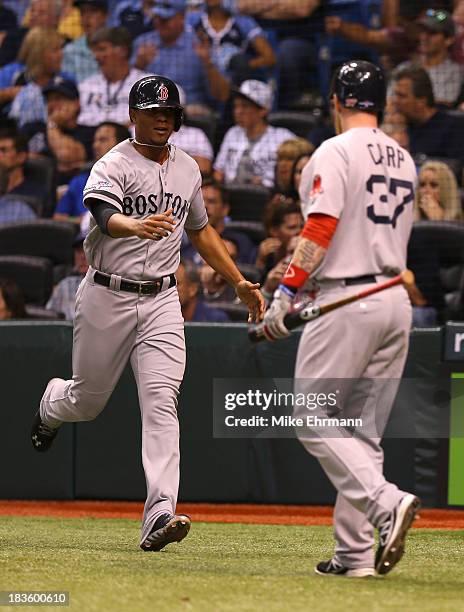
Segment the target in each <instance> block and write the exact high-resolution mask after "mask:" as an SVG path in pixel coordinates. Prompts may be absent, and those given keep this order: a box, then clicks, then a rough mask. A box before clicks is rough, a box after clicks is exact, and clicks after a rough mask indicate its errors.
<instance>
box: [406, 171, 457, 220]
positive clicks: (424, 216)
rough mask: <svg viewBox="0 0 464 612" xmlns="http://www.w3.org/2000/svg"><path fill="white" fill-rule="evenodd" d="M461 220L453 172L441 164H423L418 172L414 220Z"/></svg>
mask: <svg viewBox="0 0 464 612" xmlns="http://www.w3.org/2000/svg"><path fill="white" fill-rule="evenodd" d="M462 218H463V215H462V204H461V198H460V196H459V190H458V184H457V181H456V178H455V176H454V173H453V171H452V170H451V169H450V168H449V166H448V165H447V164H445V163H443V162H439V161H428V162H425V164H423V165H422V167H421V169H420V172H419V184H418V188H417V192H416V200H415V202H414V220H415V221H422V220H428V221H460V220H462Z"/></svg>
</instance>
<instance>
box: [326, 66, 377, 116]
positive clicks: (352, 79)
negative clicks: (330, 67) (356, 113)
mask: <svg viewBox="0 0 464 612" xmlns="http://www.w3.org/2000/svg"><path fill="white" fill-rule="evenodd" d="M333 94H336V96H337V98H338V100H339V101H340V104H341V105H342V106H344V107H345V108H352V109H357V110H361V111H377V112H380V111H383V109H384V106H385V102H386V97H387V86H386V83H385V76H384V74H383V71H382V69H381V68H379V67H378V66H376V65H375V64H371V62H366V61H364V60H351V61H349V62H345V63H344V64H343V65H342V66H340V68H339V69H338V70H337V72H336V73H335V76H334V80H333V84H332V95H333Z"/></svg>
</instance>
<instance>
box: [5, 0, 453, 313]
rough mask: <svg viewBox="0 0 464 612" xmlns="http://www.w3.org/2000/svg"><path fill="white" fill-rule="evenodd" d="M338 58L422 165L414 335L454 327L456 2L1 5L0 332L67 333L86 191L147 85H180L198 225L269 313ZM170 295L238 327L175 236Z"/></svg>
mask: <svg viewBox="0 0 464 612" xmlns="http://www.w3.org/2000/svg"><path fill="white" fill-rule="evenodd" d="M351 58H357V59H367V60H370V61H373V62H375V63H379V64H381V65H382V66H383V68H384V70H385V72H386V74H387V75H388V82H389V87H388V103H387V107H386V109H385V113H384V116H383V123H382V128H383V129H384V131H385V132H386V133H387V134H389V135H390V136H391V137H392V138H393V139H394V140H396V141H397V142H398V143H399V144H400V145H401V146H403V147H405V148H406V149H407V150H409V151H410V153H411V154H412V156H413V158H414V160H415V161H416V165H417V171H418V188H417V193H416V198H415V202H414V210H415V221H416V227H417V231H416V232H413V238H414V239H413V240H412V241H411V248H410V255H409V260H410V261H409V265H410V267H411V268H412V269H413V271H415V272H416V278H417V282H416V287H415V288H414V290H412V291H411V300H412V302H413V305H414V306H415V309H414V310H415V320H414V323H415V324H417V325H435V324H437V323H441V322H443V321H444V320H446V319H447V318H450V317H452V318H463V317H464V298H463V296H464V254H463V253H461V251H464V249H460V248H459V239H456V238H455V233H456V232H459V231H460V229H461V224H462V221H463V205H462V201H463V197H462V194H463V190H462V186H463V166H464V146H463V144H462V143H463V142H464V0H454V1H453V0H448V1H446V0H442V1H439V0H437V1H436V2H433V1H432V0H430V1H428V0H427V1H423V0H383V1H381V0H276V1H275V2H269V1H268V0H119V1H118V0H3V1H2V0H0V319H8V318H24V317H27V316H30V317H39V318H53V317H61V318H66V319H68V320H72V318H73V315H74V296H75V292H76V289H77V287H78V285H79V282H80V280H81V278H82V276H83V275H84V274H85V272H86V268H87V264H86V262H85V256H84V254H83V246H82V244H83V240H84V238H85V235H86V232H87V231H88V225H89V213H88V212H87V211H86V209H85V208H84V206H83V202H82V193H83V189H84V185H85V183H86V180H87V178H88V176H89V170H90V168H91V165H92V163H94V162H95V161H96V160H98V159H99V158H100V157H102V156H103V155H104V154H105V153H106V152H107V151H109V150H110V149H111V148H112V147H113V146H115V145H116V144H117V143H119V142H121V141H123V140H125V139H127V138H130V137H131V135H132V126H131V124H130V119H129V114H128V95H129V91H130V88H131V86H132V84H133V83H134V82H135V81H136V80H138V79H139V78H141V77H142V76H144V75H146V74H162V75H164V76H167V77H169V78H171V79H172V80H174V81H175V82H176V83H177V85H178V86H179V89H180V91H181V97H182V104H183V105H184V107H185V124H184V125H183V126H182V127H181V129H180V130H179V131H178V132H175V133H174V134H173V136H172V137H171V142H172V143H173V144H175V145H176V146H179V147H180V148H182V149H183V150H185V151H186V152H187V153H188V154H189V155H191V156H192V157H193V158H194V159H195V160H196V161H197V163H198V165H199V167H200V170H201V173H202V175H203V177H204V181H203V195H204V200H205V203H206V208H207V211H208V215H209V219H210V223H211V224H212V225H213V226H214V227H215V228H216V230H217V231H218V232H219V234H220V235H221V236H222V238H223V240H224V241H225V244H226V246H227V249H228V250H229V253H230V254H231V256H232V257H233V259H235V261H236V262H237V264H238V265H239V267H240V268H241V269H242V270H243V271H244V273H246V275H247V276H248V278H250V280H256V281H258V282H260V283H262V287H263V292H264V295H265V297H266V298H267V299H270V298H271V297H272V293H273V291H274V289H275V288H276V287H277V285H278V284H279V281H280V279H281V277H282V276H283V273H284V271H285V269H286V266H287V265H288V262H289V259H290V257H291V254H292V252H293V249H294V248H295V242H296V239H297V236H298V235H299V233H300V231H301V228H302V226H303V218H302V216H301V212H300V206H299V194H298V187H299V180H300V176H301V172H302V169H303V168H304V166H305V164H306V163H307V162H308V161H309V159H310V157H311V155H312V153H313V152H314V150H315V149H316V148H317V147H318V146H319V145H320V144H321V143H322V142H323V141H324V140H325V139H327V138H330V137H332V136H333V135H334V134H335V128H334V126H333V125H332V121H331V109H330V100H329V92H330V80H331V75H332V74H333V71H334V70H335V69H336V68H337V66H338V65H340V64H341V63H342V62H344V61H346V60H347V59H351ZM424 224H425V225H427V227H428V228H430V227H439V229H440V232H441V233H440V234H439V235H440V240H439V241H435V240H433V239H432V240H431V238H430V236H433V234H431V233H430V231H429V233H424V232H425V231H422V230H421V228H422V227H423V226H424ZM21 228H22V229H23V232H22V233H21ZM448 230H449V231H450V232H451V233H452V232H455V233H453V234H452V238H451V233H450V239H449V240H447V239H446V231H448ZM437 235H438V234H437ZM22 236H27V240H26V239H22ZM463 236H464V234H463ZM443 237H444V238H443ZM45 240H46V241H47V243H45ZM440 241H442V242H445V243H446V245H445V246H446V247H447V248H446V249H445V248H443V249H441V248H440V244H438V242H440ZM453 241H454V242H456V248H454V249H453V248H451V247H450V245H451V244H452V243H453V244H454V242H453ZM51 242H53V244H51ZM462 242H463V243H464V238H463V239H462ZM58 245H63V246H62V247H61V246H60V247H59V248H58ZM360 248H362V245H360ZM445 251H446V252H445ZM444 252H445V254H443V253H444ZM39 284H40V286H39ZM178 287H179V294H180V300H181V305H182V310H183V314H184V318H185V320H186V321H213V322H225V321H243V320H245V319H246V314H245V313H244V311H243V309H242V307H241V306H240V305H239V304H238V303H237V301H236V299H235V295H234V292H233V291H232V289H231V288H230V287H229V286H228V285H227V283H225V281H224V280H223V279H222V278H221V277H219V276H218V275H217V274H216V273H215V272H214V271H213V270H212V269H211V268H209V266H207V265H206V264H205V263H204V262H203V261H201V260H200V259H199V256H198V255H197V254H196V252H195V251H194V249H193V248H192V247H191V245H190V244H189V243H188V240H187V238H185V240H184V243H183V247H182V261H181V265H180V267H179V271H178ZM316 291H317V287H316V286H313V285H311V286H309V287H307V288H305V291H304V292H303V293H304V295H302V296H299V298H301V299H303V300H308V299H311V297H312V296H313V295H314V293H315V292H316Z"/></svg>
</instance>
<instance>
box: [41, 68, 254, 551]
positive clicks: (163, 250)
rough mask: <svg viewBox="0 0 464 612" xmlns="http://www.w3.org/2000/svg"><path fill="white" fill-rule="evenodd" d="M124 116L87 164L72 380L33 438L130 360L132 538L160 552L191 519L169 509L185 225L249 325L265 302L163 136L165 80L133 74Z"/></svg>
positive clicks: (54, 388)
mask: <svg viewBox="0 0 464 612" xmlns="http://www.w3.org/2000/svg"><path fill="white" fill-rule="evenodd" d="M129 113H130V117H131V121H132V122H133V123H134V125H135V138H134V139H128V140H125V141H123V142H121V143H119V144H118V145H116V146H115V147H114V148H113V149H111V151H109V152H108V153H107V154H106V155H104V156H103V157H102V158H101V159H100V160H99V161H97V162H96V164H95V165H94V166H93V168H92V171H91V173H90V176H89V179H88V181H87V185H86V187H85V190H84V203H85V205H86V207H87V208H88V209H89V210H90V212H91V214H92V220H91V226H90V228H91V229H90V233H89V235H88V237H87V239H86V241H85V244H84V248H85V252H86V256H87V260H88V263H89V265H90V267H89V271H88V273H87V276H86V277H85V279H84V280H83V281H82V283H81V285H80V287H79V289H78V292H77V296H76V315H75V320H74V341H73V377H72V379H71V380H62V379H60V378H53V379H52V380H51V381H50V382H49V383H48V386H47V388H46V390H45V393H44V395H43V397H42V401H41V403H40V410H39V411H38V412H37V414H36V416H35V418H34V422H33V426H32V431H31V438H32V444H33V446H34V448H35V449H36V450H38V451H46V450H48V449H49V448H50V446H51V444H52V443H53V440H54V438H55V437H56V434H57V432H58V430H59V429H58V428H59V427H60V426H61V424H62V423H63V422H73V421H89V420H92V419H94V418H96V417H97V416H98V414H99V413H100V412H101V411H102V410H103V409H104V407H105V405H106V403H107V401H108V399H109V397H110V395H111V393H112V391H113V389H114V387H115V386H116V383H117V381H118V379H119V377H120V376H121V373H122V371H123V369H124V367H125V365H126V363H127V362H128V361H129V360H130V363H131V366H132V369H133V372H134V375H135V380H136V383H137V388H138V394H139V402H140V409H141V415H142V462H143V467H144V471H145V477H146V482H147V500H146V503H145V509H144V514H143V520H142V534H141V541H140V546H141V548H142V549H143V550H144V551H159V550H161V549H162V548H163V547H164V546H166V544H169V543H170V542H179V541H181V540H182V539H183V538H184V537H185V536H186V535H187V533H188V531H189V528H190V519H189V517H188V516H186V515H176V513H175V511H176V502H177V492H178V485H179V424H178V420H177V396H178V392H179V386H180V383H181V380H182V377H183V374H184V366H185V344H184V328H183V319H182V314H181V308H180V304H179V297H178V294H177V287H176V279H175V276H174V273H175V271H176V270H177V267H178V265H179V259H180V254H179V251H180V245H181V239H182V233H183V230H184V228H185V230H186V232H187V234H188V236H189V238H190V241H191V243H192V244H193V245H194V246H195V247H196V249H197V250H198V252H199V253H200V255H201V256H202V257H203V259H205V260H206V261H207V262H208V263H209V264H210V265H211V267H213V268H214V269H215V270H216V271H217V272H218V273H219V274H221V275H222V276H224V278H226V280H227V281H228V282H229V283H230V284H231V285H233V286H234V287H235V290H236V293H237V295H238V297H239V298H240V299H241V300H242V302H244V303H245V304H246V305H247V306H248V309H249V313H250V315H249V320H250V321H255V322H259V321H260V320H261V319H262V316H263V313H264V299H263V297H262V296H261V294H260V292H259V290H258V288H259V285H258V284H252V283H250V282H248V281H246V280H245V279H244V278H243V276H242V274H241V273H240V272H239V270H238V269H237V267H236V266H235V264H234V262H233V261H232V259H231V258H230V256H229V254H228V251H227V249H226V248H225V246H224V244H223V242H222V240H221V239H220V237H219V235H218V234H217V232H216V231H215V230H214V229H213V228H212V227H211V226H210V225H209V223H208V217H207V214H206V209H205V206H204V203H203V198H202V192H201V175H200V171H199V168H198V164H197V163H196V162H195V161H194V160H193V159H192V158H191V157H189V156H188V155H187V154H186V153H184V152H183V151H182V150H181V149H178V148H177V147H175V146H174V145H170V144H169V143H168V139H169V137H170V136H171V134H172V133H173V131H176V130H179V128H180V126H181V124H182V118H183V108H182V106H181V105H180V101H179V91H178V89H177V87H176V85H175V83H173V82H172V81H171V80H170V79H167V78H165V77H162V76H155V75H154V76H148V77H144V78H143V79H140V80H139V81H137V82H136V83H135V84H134V85H133V87H132V89H131V91H130V95H129Z"/></svg>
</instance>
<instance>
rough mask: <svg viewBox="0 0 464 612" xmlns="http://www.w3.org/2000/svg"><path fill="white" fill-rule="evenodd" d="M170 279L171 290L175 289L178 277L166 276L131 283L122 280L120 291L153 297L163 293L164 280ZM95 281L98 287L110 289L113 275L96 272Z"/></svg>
mask: <svg viewBox="0 0 464 612" xmlns="http://www.w3.org/2000/svg"><path fill="white" fill-rule="evenodd" d="M164 278H169V289H170V288H171V287H174V286H175V284H176V277H175V276H174V274H170V275H169V276H164V277H163V278H156V279H154V280H150V281H140V282H138V281H131V280H125V279H121V284H120V285H119V289H120V290H121V291H130V292H131V293H138V294H139V295H153V294H155V295H156V294H157V293H159V292H160V291H161V289H162V287H163V279H164ZM93 280H94V281H95V282H96V283H97V284H98V285H103V286H104V287H109V286H110V283H111V274H105V273H104V272H98V271H97V272H95V274H94V275H93Z"/></svg>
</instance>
